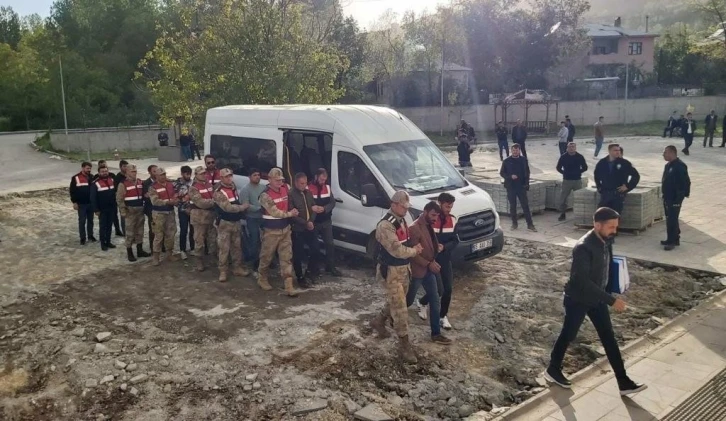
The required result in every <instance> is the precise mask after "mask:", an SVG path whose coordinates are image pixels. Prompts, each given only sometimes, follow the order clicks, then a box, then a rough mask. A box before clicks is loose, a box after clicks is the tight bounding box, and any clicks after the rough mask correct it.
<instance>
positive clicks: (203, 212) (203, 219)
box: [189, 167, 217, 271]
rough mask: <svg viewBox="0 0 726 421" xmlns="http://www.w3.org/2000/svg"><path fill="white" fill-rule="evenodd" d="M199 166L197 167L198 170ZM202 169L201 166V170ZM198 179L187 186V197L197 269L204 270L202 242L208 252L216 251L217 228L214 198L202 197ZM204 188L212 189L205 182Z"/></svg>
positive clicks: (213, 252) (211, 253)
mask: <svg viewBox="0 0 726 421" xmlns="http://www.w3.org/2000/svg"><path fill="white" fill-rule="evenodd" d="M200 168H201V167H198V168H197V170H199V169H200ZM197 170H195V173H197ZM203 171H204V169H203V168H202V172H203ZM197 183H199V180H196V181H195V183H194V184H192V187H190V188H189V198H190V201H191V203H192V206H191V211H190V217H191V222H192V227H193V228H194V242H195V243H196V244H197V247H196V249H195V251H194V252H195V254H196V256H197V270H199V271H202V270H204V244H206V245H207V247H208V249H209V254H210V255H214V254H215V253H216V252H217V228H216V227H215V226H214V219H215V217H216V214H215V212H214V199H205V198H204V197H202V193H200V191H199V188H198V187H197ZM206 188H208V189H212V185H211V184H209V183H206Z"/></svg>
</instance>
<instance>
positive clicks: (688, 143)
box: [683, 133, 693, 154]
mask: <svg viewBox="0 0 726 421" xmlns="http://www.w3.org/2000/svg"><path fill="white" fill-rule="evenodd" d="M683 140H684V141H685V142H686V147H685V148H684V150H683V151H684V152H685V153H686V154H687V153H688V151H689V149H690V148H691V145H693V133H691V134H688V133H686V134H684V135H683Z"/></svg>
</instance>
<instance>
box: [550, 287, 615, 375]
mask: <svg viewBox="0 0 726 421" xmlns="http://www.w3.org/2000/svg"><path fill="white" fill-rule="evenodd" d="M564 306H565V322H564V323H563V324H562V331H561V332H560V336H559V337H558V338H557V341H556V342H555V346H554V348H553V349H552V354H551V355H550V368H552V369H555V370H561V369H562V362H563V361H564V359H565V352H567V347H568V346H569V345H570V343H572V341H574V340H575V338H576V337H577V332H578V331H579V330H580V326H582V322H583V321H585V316H587V317H589V318H590V321H591V322H592V325H593V326H595V330H596V331H597V335H598V336H599V337H600V342H601V343H602V346H603V348H605V355H607V357H608V361H609V362H610V366H611V367H612V368H613V372H614V373H615V378H616V379H618V380H622V379H625V378H626V377H627V374H626V372H625V365H624V364H623V357H622V355H620V348H618V341H617V340H616V339H615V333H614V332H613V324H612V322H611V321H610V312H609V310H608V306H607V304H605V303H600V304H598V305H597V306H595V307H586V306H584V305H582V304H580V303H577V302H576V301H575V300H573V299H572V298H570V297H568V296H565V299H564Z"/></svg>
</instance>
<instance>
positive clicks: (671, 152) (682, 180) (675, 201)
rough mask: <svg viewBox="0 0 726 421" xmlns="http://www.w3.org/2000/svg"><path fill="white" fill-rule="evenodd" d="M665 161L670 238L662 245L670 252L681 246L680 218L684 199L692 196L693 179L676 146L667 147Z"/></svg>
mask: <svg viewBox="0 0 726 421" xmlns="http://www.w3.org/2000/svg"><path fill="white" fill-rule="evenodd" d="M663 159H665V160H666V161H667V162H668V163H667V164H666V165H665V168H664V169H663V179H662V187H661V190H662V191H663V207H664V208H665V214H666V231H667V233H668V234H667V235H668V236H667V237H666V240H665V241H661V242H660V243H661V244H662V245H663V246H664V248H665V249H666V250H669V251H670V250H673V249H674V248H675V247H676V246H680V245H681V238H680V236H681V229H680V227H679V226H678V216H679V215H680V214H681V205H682V204H683V199H684V198H686V197H688V196H690V195H691V178H690V177H689V176H688V166H686V164H685V163H683V161H681V160H680V159H678V150H677V149H676V147H675V146H673V145H669V146H666V148H665V150H664V151H663Z"/></svg>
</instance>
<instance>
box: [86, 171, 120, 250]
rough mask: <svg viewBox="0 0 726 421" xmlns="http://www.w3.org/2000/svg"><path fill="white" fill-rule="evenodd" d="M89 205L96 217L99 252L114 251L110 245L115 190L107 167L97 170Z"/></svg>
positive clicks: (114, 212) (115, 210)
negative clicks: (99, 239)
mask: <svg viewBox="0 0 726 421" xmlns="http://www.w3.org/2000/svg"><path fill="white" fill-rule="evenodd" d="M91 205H92V206H93V212H94V213H95V214H96V216H98V224H99V225H100V227H99V232H98V236H99V237H101V250H103V251H107V250H108V249H109V248H112V249H115V248H116V246H115V245H113V243H111V229H112V227H113V216H114V215H116V212H117V209H116V189H115V188H114V185H113V178H111V177H110V176H109V173H108V167H105V166H104V167H100V168H99V169H98V178H97V179H96V181H94V182H93V184H91Z"/></svg>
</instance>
